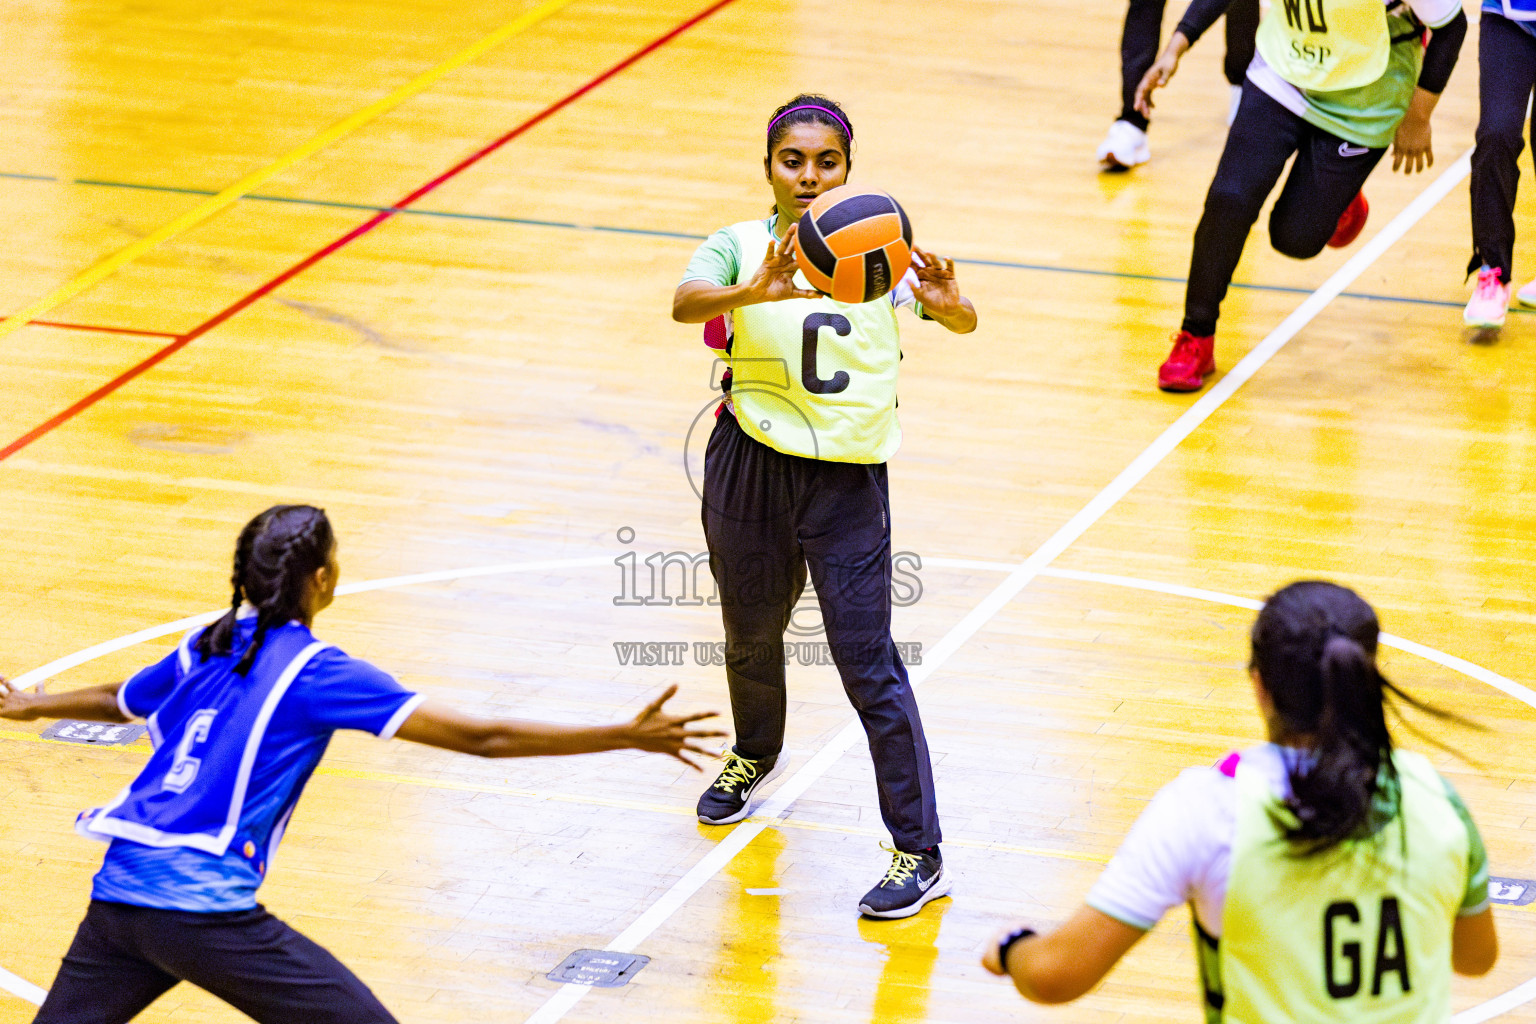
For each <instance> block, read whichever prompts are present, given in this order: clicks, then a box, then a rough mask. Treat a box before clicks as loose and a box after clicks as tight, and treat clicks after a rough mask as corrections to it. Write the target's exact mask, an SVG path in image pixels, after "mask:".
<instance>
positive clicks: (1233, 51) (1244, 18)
mask: <svg viewBox="0 0 1536 1024" xmlns="http://www.w3.org/2000/svg"><path fill="white" fill-rule="evenodd" d="M1166 4H1167V0H1131V2H1130V6H1129V7H1128V8H1127V9H1126V12H1125V31H1124V32H1123V33H1122V34H1121V36H1120V99H1121V106H1120V120H1122V121H1129V122H1131V124H1134V125H1135V126H1136V127H1138V128H1140V129H1141V130H1142V131H1146V130H1147V119H1146V118H1145V117H1142V116H1141V114H1140V113H1138V112H1137V110H1136V108H1135V107H1134V106H1133V105H1132V104H1134V103H1135V102H1136V87H1137V86H1138V85H1140V84H1141V80H1142V78H1143V77H1144V76H1145V75H1146V73H1147V69H1148V68H1150V67H1151V66H1152V63H1153V61H1155V60H1157V53H1158V50H1159V48H1160V47H1161V46H1162V36H1163V8H1164V7H1165V6H1166ZM1226 22H1227V59H1226V64H1225V70H1226V73H1227V81H1228V82H1230V83H1231V84H1233V85H1242V84H1243V76H1244V75H1246V74H1247V73H1248V65H1249V64H1251V63H1253V49H1254V44H1253V37H1254V34H1255V33H1257V32H1258V29H1259V0H1232V6H1231V7H1228V8H1227V14H1226Z"/></svg>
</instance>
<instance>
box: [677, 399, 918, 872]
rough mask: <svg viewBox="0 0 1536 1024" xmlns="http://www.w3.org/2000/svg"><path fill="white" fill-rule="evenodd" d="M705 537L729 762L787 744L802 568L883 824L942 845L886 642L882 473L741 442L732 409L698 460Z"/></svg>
mask: <svg viewBox="0 0 1536 1024" xmlns="http://www.w3.org/2000/svg"><path fill="white" fill-rule="evenodd" d="M703 518H704V537H705V539H706V541H707V542H708V544H709V565H710V568H711V570H713V572H714V574H715V582H716V584H717V585H718V586H719V589H720V603H721V614H722V617H723V618H724V620H725V640H726V669H725V674H726V680H727V682H728V683H729V685H730V690H731V712H732V714H733V716H734V717H735V726H736V752H737V753H739V754H741V755H742V756H744V757H751V758H760V757H767V756H770V755H776V754H778V753H779V751H780V750H781V749H782V748H783V745H784V720H785V713H786V709H787V696H786V693H785V688H784V639H785V638H784V632H785V629H786V628H787V627H788V626H789V621H790V615H791V613H792V612H793V611H794V607H795V602H796V601H798V600H799V599H800V592H801V590H802V589H804V587H805V581H806V571H807V569H809V571H810V579H811V582H812V583H813V584H814V585H815V588H816V597H817V600H818V601H819V603H820V605H821V616H822V622H823V624H824V626H825V635H824V636H816V637H811V638H808V639H810V640H814V641H822V640H825V642H826V643H827V644H829V645H830V646H831V654H832V658H833V661H834V662H835V663H836V665H837V671H838V674H839V676H841V677H842V682H843V689H844V690H845V691H846V692H847V694H848V699H849V701H850V702H852V704H853V706H854V709H855V710H856V711H858V713H859V720H860V721H861V722H862V723H863V725H864V732H865V734H866V735H867V736H868V738H869V753H870V757H871V758H872V759H873V761H874V765H875V784H876V787H877V788H878V790H879V794H880V814H881V816H882V817H883V818H884V819H885V826H886V828H887V829H889V830H890V833H891V838H892V839H893V840H894V841H895V844H896V846H897V848H898V849H902V850H906V851H908V852H915V851H917V850H921V849H923V848H924V847H928V846H934V845H936V844H937V843H938V842H939V840H940V838H941V837H940V834H939V814H938V807H937V804H936V802H935V799H934V792H933V768H932V765H931V764H930V762H929V758H928V741H927V740H926V739H925V738H924V736H923V723H922V719H921V718H920V717H919V715H918V712H917V700H916V697H915V696H914V694H913V693H912V685H911V683H910V682H908V680H907V669H906V666H905V665H903V664H902V661H901V655H900V654H899V653H898V652H897V650H896V645H895V643H894V642H893V641H892V639H891V572H892V568H891V527H890V502H889V498H888V495H887V489H886V467H885V465H884V464H883V463H881V464H879V465H860V464H855V463H850V462H829V461H826V460H822V459H807V458H800V457H798V456H794V455H785V454H783V453H782V452H778V451H775V450H774V449H772V448H769V447H768V446H767V445H765V444H762V443H761V442H759V441H756V440H754V439H752V438H750V437H748V436H747V435H746V434H745V433H743V432H742V429H741V427H740V426H739V425H738V424H737V422H736V417H734V416H733V415H731V413H730V412H729V411H726V412H723V413H721V415H720V418H719V419H718V420H717V421H716V423H715V429H714V431H713V433H711V434H710V437H709V446H708V448H707V450H706V452H705V456H704V510H703Z"/></svg>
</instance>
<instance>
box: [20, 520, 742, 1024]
mask: <svg viewBox="0 0 1536 1024" xmlns="http://www.w3.org/2000/svg"><path fill="white" fill-rule="evenodd" d="M337 575H338V568H337V562H336V542H335V538H334V535H333V533H332V530H331V524H330V522H329V521H328V520H327V519H326V516H325V513H324V512H323V511H321V510H320V509H317V508H313V507H310V506H308V505H279V506H276V507H274V508H270V509H268V510H267V511H265V512H263V513H261V515H259V516H257V517H256V518H255V519H253V520H251V522H250V523H249V524H248V525H247V526H246V527H245V529H244V530H243V531H242V532H241V534H240V540H239V544H238V546H237V548H236V550H235V571H234V577H233V582H234V597H233V599H232V600H231V602H230V609H229V611H228V612H227V613H226V614H225V615H224V617H223V618H221V619H219V620H218V621H217V622H215V623H214V624H213V625H212V626H209V627H208V628H207V629H201V630H193V631H192V632H191V633H189V634H187V636H186V638H185V639H184V640H183V641H182V642H181V644H180V646H178V647H177V649H176V650H175V651H173V652H172V653H171V654H169V655H168V656H166V657H165V658H164V659H163V660H162V661H160V662H159V663H157V664H155V665H152V666H150V667H149V668H146V669H144V670H143V671H142V672H139V673H138V674H137V675H135V676H134V677H133V678H131V679H129V680H128V681H127V682H125V683H112V684H107V685H104V686H95V687H89V688H86V689H82V690H76V691H73V692H70V693H61V694H40V693H28V692H23V691H21V690H19V689H16V688H15V687H13V686H11V685H9V684H7V683H6V682H5V680H3V679H0V718H11V719H17V720H21V721H27V720H31V719H37V718H79V719H90V720H94V721H106V722H123V721H127V720H129V719H133V718H144V719H146V720H147V721H148V725H149V731H150V736H151V738H152V739H153V740H154V743H155V753H154V754H153V755H152V756H151V758H150V760H149V763H148V764H147V765H146V766H145V767H144V770H143V771H142V772H141V773H140V774H139V777H138V778H137V779H135V780H134V781H133V782H132V783H131V784H130V785H129V786H128V787H127V788H126V789H124V790H123V791H122V793H120V794H119V795H118V796H117V797H116V798H115V799H114V800H113V801H112V802H111V803H109V804H107V805H106V806H105V807H102V808H99V809H97V810H93V811H87V812H85V813H84V814H82V815H80V818H79V821H78V823H77V828H78V829H79V830H80V831H81V832H82V833H84V834H85V835H87V836H90V837H92V838H99V839H104V840H107V841H109V842H110V843H111V846H110V847H109V848H108V850H107V855H106V858H105V861H104V862H103V864H102V867H101V871H100V872H98V873H97V875H96V879H95V883H94V886H93V888H92V892H91V904H90V909H89V910H88V911H87V913H86V916H85V920H84V921H83V922H82V923H81V925H80V929H79V931H78V933H77V934H76V936H75V941H74V943H73V945H72V946H71V947H70V949H69V952H68V953H67V954H66V955H65V957H64V962H63V965H62V966H61V968H60V970H59V975H58V979H57V980H56V981H55V982H54V986H53V989H52V990H51V991H50V992H49V993H48V998H47V1000H46V1001H45V1002H44V1003H43V1006H42V1009H41V1010H40V1011H39V1012H38V1015H37V1018H36V1020H37V1022H38V1024H118V1022H126V1021H129V1020H131V1019H133V1017H135V1016H136V1015H137V1014H138V1013H139V1012H140V1011H142V1010H143V1009H144V1008H145V1007H147V1006H148V1005H149V1004H150V1003H152V1002H153V1001H154V1000H155V999H157V998H158V997H159V996H161V995H162V994H163V993H165V992H166V991H167V990H169V989H170V988H172V987H173V986H174V985H176V984H177V983H178V982H180V981H190V982H192V983H193V984H194V985H197V986H199V987H201V988H204V989H207V990H208V991H209V992H211V993H213V994H214V995H216V996H218V997H219V998H221V999H223V1000H224V1001H226V1002H228V1003H230V1004H231V1005H232V1006H234V1007H235V1008H236V1009H238V1010H240V1011H241V1012H243V1013H245V1014H247V1015H248V1016H250V1017H252V1018H254V1019H255V1020H257V1021H262V1022H274V1024H275V1022H282V1024H297V1022H303V1024H386V1022H392V1021H393V1020H394V1017H392V1016H391V1015H390V1013H389V1011H388V1010H386V1009H385V1008H384V1006H383V1005H382V1004H381V1003H380V1002H379V1000H378V999H377V998H376V997H375V996H374V994H373V993H372V992H370V991H369V990H368V988H367V986H365V985H364V984H363V983H362V982H361V981H360V980H358V978H357V977H356V976H355V975H354V974H353V973H352V972H351V971H349V970H348V969H347V968H346V967H344V966H343V965H342V964H341V963H340V962H339V961H338V960H337V959H336V958H335V957H333V956H332V955H331V954H330V953H328V952H326V951H325V950H324V949H322V948H321V947H320V946H318V945H316V944H315V943H314V942H312V941H310V940H309V939H307V938H305V937H304V936H303V935H301V934H299V933H298V932H297V931H295V930H294V929H292V928H290V927H289V926H288V925H286V924H284V923H283V922H281V921H279V920H278V919H277V918H275V917H273V916H272V915H270V914H268V913H267V912H266V910H265V909H264V908H262V907H261V906H260V905H259V904H257V902H256V890H257V888H258V887H259V886H260V885H261V883H262V881H263V880H264V879H265V877H266V874H267V867H268V864H269V863H270V862H271V859H272V854H273V852H274V851H275V849H276V847H277V844H278V843H279V842H280V841H281V839H282V835H283V829H284V827H285V826H286V825H287V823H288V820H289V818H290V817H291V816H292V814H293V809H294V806H295V805H296V804H297V803H298V800H299V797H300V795H301V794H302V793H303V791H304V785H305V783H306V782H308V781H309V777H310V775H311V774H312V773H313V772H314V770H315V767H316V766H317V765H318V764H319V763H320V759H321V757H322V756H323V755H324V753H325V748H326V745H327V744H328V743H329V742H330V739H331V734H332V733H333V732H335V731H336V730H337V729H358V730H361V731H363V732H370V733H373V734H375V735H377V736H379V737H381V738H383V739H389V738H391V737H394V736H398V737H400V738H401V739H406V740H412V741H414V742H417V743H425V744H428V745H430V746H435V747H444V748H447V749H449V750H456V751H460V752H463V753H467V754H475V755H478V756H481V757H529V756H535V755H548V754H580V753H588V752H592V751H599V750H619V749H625V748H634V749H638V750H649V751H655V752H658V753H666V754H670V755H671V756H673V757H676V758H678V759H679V760H681V761H683V762H685V763H687V764H689V765H690V766H692V767H694V768H697V767H698V766H697V765H696V764H694V763H693V761H692V760H691V759H690V758H689V757H688V753H689V752H692V753H695V754H704V753H708V751H705V750H704V749H703V748H701V747H700V746H698V741H699V740H700V739H704V738H708V737H714V736H722V735H724V734H723V733H720V732H713V731H702V730H700V729H697V728H693V727H690V723H693V722H697V721H699V720H700V719H704V718H709V717H711V716H712V713H703V714H694V715H685V716H672V715H667V714H664V713H663V712H662V706H663V704H665V702H666V701H667V699H668V698H669V697H671V696H672V694H673V692H674V691H675V689H676V688H675V687H673V688H672V689H669V690H667V692H666V693H664V694H663V695H662V696H661V697H660V698H658V699H657V700H656V701H654V702H653V703H652V704H651V705H650V706H649V707H647V708H646V709H645V710H644V711H642V712H641V713H640V714H639V715H638V716H637V717H636V718H635V719H634V720H633V721H630V722H625V723H620V724H615V725H604V726H574V725H553V724H547V723H543V722H529V721H517V720H510V719H503V720H490V719H482V718H475V717H472V716H469V715H465V714H461V713H459V712H457V711H454V710H452V709H449V708H446V707H442V706H440V705H437V704H435V703H434V702H430V701H427V700H426V698H425V697H424V696H422V695H420V694H414V693H411V692H410V691H408V690H406V689H405V688H403V687H402V686H401V685H400V684H399V683H398V682H396V681H395V680H394V679H393V678H392V677H391V676H389V675H388V674H387V673H385V672H383V671H381V670H380V669H377V668H375V667H374V666H372V665H370V664H368V663H367V662H366V661H360V660H358V659H356V658H351V657H348V656H347V655H346V654H343V653H342V652H341V651H339V650H337V649H336V648H334V647H331V646H329V645H327V644H325V643H323V642H321V641H319V640H316V639H315V637H314V634H312V633H311V632H310V626H311V624H312V623H313V621H314V617H315V615H316V614H317V613H318V612H320V611H321V610H323V609H324V608H326V607H327V606H328V605H330V603H331V601H332V599H333V598H334V596H335V592H336V578H337Z"/></svg>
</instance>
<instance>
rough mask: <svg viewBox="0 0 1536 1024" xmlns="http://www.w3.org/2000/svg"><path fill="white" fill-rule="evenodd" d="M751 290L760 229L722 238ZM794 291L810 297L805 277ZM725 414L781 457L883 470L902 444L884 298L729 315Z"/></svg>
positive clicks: (896, 355)
mask: <svg viewBox="0 0 1536 1024" xmlns="http://www.w3.org/2000/svg"><path fill="white" fill-rule="evenodd" d="M726 230H727V231H730V232H731V233H732V234H733V235H735V236H736V243H737V246H738V248H739V251H740V252H741V260H740V261H739V263H740V265H739V269H738V270H737V272H736V280H735V281H734V282H732V283H733V284H741V283H742V282H745V281H749V280H751V278H752V275H753V274H754V273H755V272H756V271H757V268H758V267H759V266H761V265H762V254H763V253H764V252H766V251H767V249H768V244H769V242H771V241H773V235H772V234H771V233H770V232H769V230H768V225H767V223H766V222H764V221H760V220H754V221H745V222H743V223H741V224H732V225H731V226H730V227H729V228H727V229H726ZM795 285H796V286H797V287H799V288H806V289H809V288H810V287H811V286H810V283H809V282H807V281H806V279H805V275H804V274H801V273H799V272H798V271H797V272H796V273H795ZM731 326H732V341H731V351H730V354H729V355H728V356H727V357H726V362H728V363H729V364H730V367H731V394H730V400H731V405H732V407H733V408H734V409H735V412H736V419H737V422H739V423H740V424H741V429H742V430H744V431H746V433H747V435H748V436H749V437H752V438H754V439H755V440H758V441H761V442H762V443H763V444H766V445H767V446H768V447H770V448H773V449H775V450H777V451H780V452H783V453H784V454H786V455H800V456H804V457H805V458H810V459H825V460H827V461H830V462H862V463H879V462H885V461H886V460H888V459H889V458H890V457H891V456H892V455H893V454H895V452H896V449H897V447H898V446H900V444H901V426H900V425H899V424H898V423H897V421H896V371H897V367H898V365H899V364H900V362H901V338H900V335H899V334H898V332H897V328H896V309H895V307H893V306H892V305H891V301H890V299H889V298H888V297H882V298H879V299H875V300H874V301H872V302H861V303H856V304H851V303H845V302H834V301H833V300H832V299H830V298H818V299H786V300H784V301H783V302H759V303H756V304H754V305H751V306H742V307H741V308H740V309H735V310H732V311H731Z"/></svg>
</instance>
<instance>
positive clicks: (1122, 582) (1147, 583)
mask: <svg viewBox="0 0 1536 1024" xmlns="http://www.w3.org/2000/svg"><path fill="white" fill-rule="evenodd" d="M924 563H925V564H926V565H928V566H932V567H933V568H936V569H971V570H976V571H980V572H1000V573H1012V572H1014V571H1015V570H1016V569H1017V568H1018V567H1017V566H1016V565H1014V564H1013V563H1009V562H992V561H983V560H977V559H965V558H928V559H925V560H924ZM612 564H613V559H612V557H610V556H608V555H590V556H585V557H581V558H559V559H547V560H540V561H533V562H504V563H499V564H496V565H486V566H480V567H478V568H472V569H447V570H443V571H441V572H423V573H413V574H410V575H406V576H389V577H385V578H382V579H376V580H364V581H362V582H359V583H349V584H345V585H343V586H339V587H337V588H336V596H337V597H345V596H348V595H351V594H364V593H368V592H370V591H374V590H392V589H395V588H397V587H410V586H420V585H424V584H429V583H451V582H453V581H456V580H463V579H474V578H476V577H482V576H506V575H511V574H514V573H521V572H552V571H556V570H560V569H581V568H594V567H598V566H608V565H612ZM1038 574H1039V575H1041V576H1047V577H1050V578H1052V579H1064V580H1074V581H1076V582H1079V583H1095V584H1100V585H1102V586H1111V587H1122V588H1125V589H1130V590H1141V591H1146V592H1148V593H1155V594H1165V595H1168V596H1171V597H1183V598H1188V599H1191V600H1196V601H1208V602H1211V603H1214V604H1222V605H1227V606H1228V607H1232V608H1243V609H1246V610H1249V611H1257V610H1258V609H1259V608H1260V607H1262V604H1263V603H1262V602H1260V601H1255V600H1252V599H1251V598H1244V597H1236V596H1233V595H1231V594H1223V593H1220V592H1218V591H1214V590H1202V589H1200V588H1197V587H1183V586H1178V585H1177V584H1172V583H1159V582H1157V581H1155V580H1143V579H1137V578H1135V577H1132V576H1115V575H1110V574H1107V573H1095V572H1079V571H1076V570H1072V569H1052V568H1043V569H1040V570H1039V573H1038ZM225 610H226V609H223V608H220V609H217V610H215V611H209V612H204V613H202V614H200V615H191V616H188V617H187V618H184V619H177V620H175V621H174V622H167V623H165V624H163V625H160V626H152V627H150V628H149V629H143V630H139V631H138V632H136V633H129V634H128V635H126V636H122V637H119V638H117V639H116V640H108V641H106V642H105V643H100V644H96V645H95V646H93V647H87V648H86V649H84V650H82V651H78V652H76V653H75V654H70V655H66V656H65V657H63V658H58V659H55V660H54V661H51V662H49V663H48V664H46V665H42V666H39V667H38V668H35V669H33V670H32V671H30V672H27V673H24V674H23V675H21V676H19V677H17V678H16V679H15V680H14V684H15V685H16V686H18V687H22V688H27V687H32V686H36V685H37V684H39V683H42V682H46V681H47V680H49V679H52V678H53V677H55V676H57V675H60V674H62V673H64V672H67V671H69V670H70V669H72V668H77V667H79V666H80V665H84V664H87V663H88V662H92V661H95V660H96V659H98V658H103V657H106V656H107V655H109V654H115V653H116V652H118V651H122V650H127V649H128V648H130V647H136V646H138V645H139V644H141V643H145V642H146V641H149V640H156V639H159V638H160V637H163V636H169V635H171V634H174V633H179V632H182V631H184V630H187V629H191V628H192V627H194V626H200V625H204V624H206V623H209V622H212V621H213V620H215V619H217V618H218V617H219V616H221V615H223V614H224V612H225ZM1381 643H1382V644H1384V645H1386V646H1388V647H1392V648H1395V649H1397V650H1400V651H1403V652H1405V653H1408V654H1414V655H1417V656H1418V657H1421V658H1424V659H1425V660H1427V661H1431V662H1434V663H1435V664H1437V665H1440V666H1442V667H1444V668H1448V669H1451V670H1452V671H1454V672H1459V673H1461V674H1463V675H1466V676H1469V677H1471V678H1473V679H1476V680H1477V681H1479V682H1481V683H1486V684H1487V685H1489V686H1491V687H1493V688H1494V689H1497V690H1500V691H1502V692H1503V693H1506V694H1508V695H1509V696H1511V697H1513V698H1515V699H1516V700H1518V701H1520V702H1521V703H1523V704H1526V705H1528V706H1529V707H1531V708H1532V709H1536V690H1531V689H1530V688H1529V687H1526V686H1522V685H1521V684H1519V683H1517V682H1515V681H1514V680H1512V679H1509V678H1507V677H1505V676H1501V675H1499V674H1498V673H1497V672H1493V671H1491V670H1489V669H1486V668H1483V667H1482V666H1481V665H1476V664H1473V663H1472V662H1470V661H1467V660H1465V659H1463V658H1458V657H1456V656H1455V655H1452V654H1446V653H1445V652H1443V651H1439V650H1436V649H1435V648H1433V647H1426V646H1425V645H1423V644H1420V643H1416V642H1415V641H1412V640H1406V639H1404V638H1402V637H1398V636H1393V635H1392V634H1390V633H1383V634H1381ZM0 989H4V990H5V991H8V992H10V993H11V994H12V995H15V996H18V997H19V998H21V999H24V1000H26V1001H27V1002H30V1003H33V1004H36V1005H41V1003H42V1001H43V998H44V997H45V996H46V995H47V990H46V989H43V988H40V987H38V986H37V985H34V984H32V983H31V982H29V981H27V980H25V979H24V978H20V977H18V976H17V975H15V974H12V973H11V972H10V971H7V970H5V969H4V968H3V967H0ZM1532 1000H1536V978H1532V979H1531V980H1529V981H1526V982H1523V983H1522V984H1520V985H1517V986H1515V987H1514V988H1512V989H1510V990H1509V991H1508V992H1505V993H1504V994H1502V995H1499V996H1495V997H1494V998H1492V999H1490V1000H1487V1001H1486V1002H1483V1003H1479V1004H1478V1005H1476V1006H1472V1007H1468V1008H1467V1009H1465V1010H1463V1011H1461V1012H1460V1013H1458V1014H1456V1016H1455V1017H1453V1018H1452V1024H1482V1022H1483V1021H1487V1020H1492V1019H1493V1018H1495V1017H1497V1016H1499V1015H1501V1014H1504V1013H1507V1012H1509V1011H1510V1010H1513V1009H1515V1008H1516V1007H1518V1006H1523V1005H1524V1004H1526V1003H1528V1002H1531V1001H1532Z"/></svg>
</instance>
